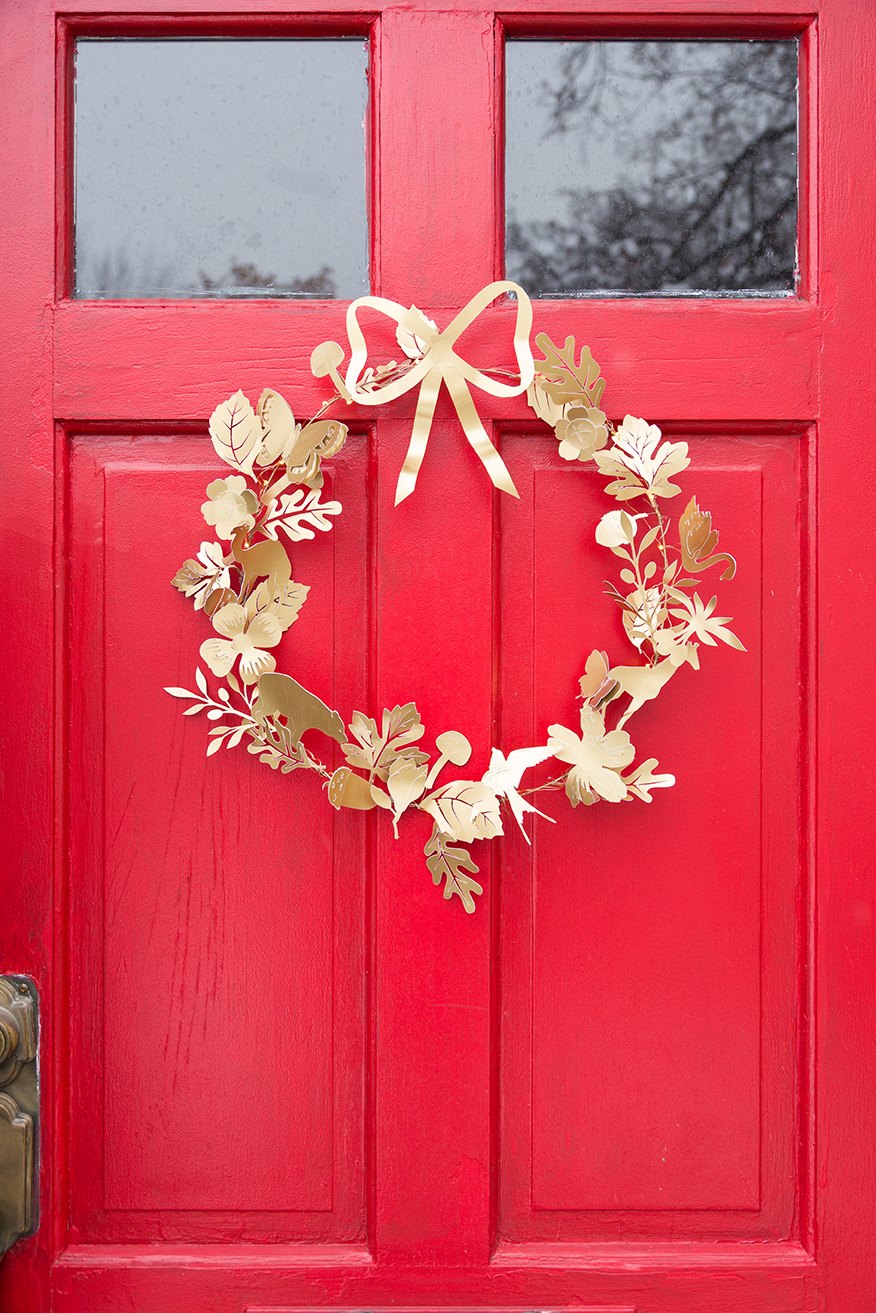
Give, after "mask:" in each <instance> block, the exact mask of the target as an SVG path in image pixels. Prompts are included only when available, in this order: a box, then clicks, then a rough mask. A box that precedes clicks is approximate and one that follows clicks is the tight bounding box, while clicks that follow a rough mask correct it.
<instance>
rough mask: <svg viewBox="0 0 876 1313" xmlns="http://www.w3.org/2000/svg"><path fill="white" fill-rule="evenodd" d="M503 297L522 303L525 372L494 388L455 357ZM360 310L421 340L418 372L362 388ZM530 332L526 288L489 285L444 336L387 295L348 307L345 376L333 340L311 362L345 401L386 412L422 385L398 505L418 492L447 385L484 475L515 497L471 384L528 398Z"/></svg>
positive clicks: (520, 357) (520, 356)
mask: <svg viewBox="0 0 876 1313" xmlns="http://www.w3.org/2000/svg"><path fill="white" fill-rule="evenodd" d="M503 292H514V294H515V295H516V297H517V317H516V320H515V323H514V354H515V356H516V357H517V366H518V369H519V370H520V382H519V383H497V382H496V381H495V379H492V378H490V377H489V375H487V374H484V373H482V372H481V370H479V369H475V367H474V366H473V365H470V364H469V363H468V361H467V360H464V359H463V358H462V356H459V355H457V353H456V352H455V351H454V349H453V348H454V345H455V343H456V341H457V339H458V338H459V337H460V336H461V334H462V333H464V332H465V330H466V329H467V328H468V327H469V326H470V325H471V324H473V323H474V321H475V320H476V319H477V317H478V315H479V314H480V313H481V311H482V310H484V309H485V308H486V307H487V306H488V305H489V304H490V302H491V301H495V299H496V298H497V297H498V296H501V295H502V293H503ZM361 306H368V307H370V308H371V309H372V310H378V311H380V313H381V314H384V315H386V316H387V317H388V318H389V319H392V320H394V321H395V322H396V324H398V326H399V328H401V329H405V330H406V331H407V332H409V333H412V334H413V335H414V337H416V338H419V339H420V340H421V341H422V342H423V344H424V346H423V354H422V356H421V357H420V359H418V360H416V361H415V362H414V364H413V367H412V368H411V369H410V370H409V371H408V372H407V373H406V374H404V375H403V377H401V378H397V379H393V380H392V381H391V382H388V383H384V384H380V383H379V382H372V383H371V385H370V386H369V388H368V389H364V388H361V387H360V386H359V380H360V378H361V375H362V370H363V368H364V366H365V361H366V359H367V356H368V348H367V345H366V343H365V337H364V335H363V333H362V329H361V328H360V327H359V321H358V319H357V317H356V316H357V314H358V311H359V308H360V307H361ZM531 328H532V302H531V301H530V299H529V297H528V296H527V295H526V293H525V292H524V290H523V288H522V287H519V286H518V285H517V283H512V282H508V281H502V282H496V283H490V284H489V285H488V286H487V287H485V288H483V289H482V291H480V292H478V294H477V296H473V297H472V299H471V300H470V301H469V303H468V305H466V306H464V307H463V309H462V310H460V312H459V314H458V315H457V316H456V318H455V319H453V320H452V322H451V323H450V324H448V326H447V327H446V328H445V329H444V332H443V333H442V332H439V330H438V329H437V328H436V327H435V325H434V324H432V323H430V322H429V320H428V319H426V318H425V316H424V315H422V314H421V313H420V311H419V310H417V309H416V308H415V307H413V306H412V307H411V308H410V309H409V310H406V309H405V307H404V306H403V305H399V304H398V302H397V301H388V300H387V299H386V298H385V297H382V296H360V297H359V299H358V300H357V301H353V302H352V303H351V305H350V306H349V308H348V309H347V336H348V338H349V340H350V351H351V355H350V363H349V364H348V366H347V373H346V377H345V378H343V379H342V378H341V375H340V373H339V372H338V366H339V365H340V364H341V362H342V361H343V358H344V352H343V350H342V348H341V347H340V346H338V344H337V343H336V342H323V343H322V345H321V346H318V347H317V348H316V350H315V351H314V353H313V356H312V357H311V369H312V371H313V373H314V374H316V375H317V377H319V378H321V377H323V376H324V375H325V374H330V375H331V377H332V379H333V380H334V382H335V385H336V387H337V388H338V391H339V392H340V393H341V395H342V396H343V397H344V398H345V400H346V401H348V402H352V401H358V403H359V404H360V405H361V406H382V405H384V404H385V403H386V402H387V401H395V400H396V398H397V397H401V396H403V395H404V394H405V393H406V392H410V390H411V389H412V388H414V387H416V385H417V384H418V383H419V384H420V395H419V397H418V398H417V411H416V415H415V416H414V427H413V430H412V432H411V441H410V444H409V446H408V451H407V455H406V456H405V462H404V465H403V466H402V468H401V473H400V474H399V476H398V484H397V486H396V491H395V504H396V506H398V504H399V502H401V501H404V499H405V497H409V496H410V494H411V493H412V492H413V491H414V488H415V487H416V483H417V475H418V473H419V471H420V466H421V465H422V463H423V456H424V454H425V451H426V444H427V442H428V441H429V431H430V429H431V427H432V416H433V415H434V413H435V403H436V402H437V400H438V393H439V392H440V391H441V384H442V382H443V383H446V385H447V391H448V392H449V393H450V395H451V397H452V398H453V404H454V405H455V406H456V413H457V415H458V416H459V420H460V423H461V424H462V427H463V430H464V431H465V436H466V437H467V438H468V440H469V442H470V443H471V445H472V446H473V447H474V449H475V451H476V452H477V454H478V455H479V456H480V458H481V460H482V462H483V464H484V466H485V468H486V470H487V473H488V474H489V476H490V478H491V479H492V481H493V484H494V485H495V487H497V488H501V489H502V490H503V491H504V492H510V493H511V495H512V496H513V497H517V496H518V495H519V494H518V492H517V489H516V488H515V486H514V481H513V479H512V478H511V475H510V474H509V473H508V470H507V468H506V466H505V462H504V461H503V460H502V457H501V456H500V455H499V453H498V451H497V450H496V448H495V447H494V446H493V444H492V442H491V441H490V439H489V438H488V436H487V433H486V430H485V429H484V426H483V424H482V423H481V421H480V417H479V416H478V413H477V411H476V410H475V404H474V401H473V400H472V395H471V392H470V391H469V389H468V384H469V383H473V384H474V385H475V387H478V388H480V389H481V391H482V392H488V393H489V394H490V395H491V396H494V397H516V396H519V395H520V393H521V392H525V391H526V389H527V388H528V387H529V385H530V383H531V382H532V380H533V376H534V374H535V366H534V364H533V359H532V351H531V349H530V346H529V332H530V329H531Z"/></svg>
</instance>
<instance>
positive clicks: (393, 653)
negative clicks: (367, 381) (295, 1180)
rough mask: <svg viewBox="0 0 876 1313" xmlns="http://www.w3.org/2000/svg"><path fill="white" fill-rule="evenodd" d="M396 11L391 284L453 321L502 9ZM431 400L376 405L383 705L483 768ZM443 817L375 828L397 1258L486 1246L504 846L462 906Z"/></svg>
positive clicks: (478, 579)
mask: <svg viewBox="0 0 876 1313" xmlns="http://www.w3.org/2000/svg"><path fill="white" fill-rule="evenodd" d="M380 27H381V35H380V48H379V51H378V52H377V57H378V59H379V61H380V65H379V73H378V76H379V79H380V124H379V133H378V137H379V150H380V158H379V161H378V170H379V178H380V184H379V196H378V200H377V205H378V210H377V215H376V222H377V223H378V224H379V229H380V233H381V239H380V250H381V257H380V258H381V267H380V270H379V282H378V287H377V289H376V290H378V291H379V292H380V293H381V294H383V295H386V296H389V297H391V298H392V299H394V300H397V301H401V302H403V303H405V304H410V302H411V301H412V300H414V299H416V301H417V304H418V305H419V306H420V308H421V309H423V310H425V312H426V313H427V314H432V313H433V312H434V314H435V315H437V316H438V317H439V319H440V321H441V322H439V328H441V327H444V326H445V325H446V323H447V322H448V318H449V316H450V315H451V314H452V313H453V308H454V307H457V306H459V305H461V304H464V302H465V301H466V300H467V299H468V297H469V296H471V295H473V294H474V293H475V292H476V291H477V290H478V289H479V288H480V287H482V286H483V285H484V284H485V283H487V282H489V281H490V278H491V277H492V273H493V267H492V259H493V241H494V222H493V203H492V195H493V141H492V135H491V134H490V133H488V132H486V131H485V130H484V129H485V125H486V124H487V123H490V122H491V121H492V115H493V112H494V107H493V97H494V51H493V29H492V23H491V22H490V21H485V18H484V15H483V14H465V13H462V14H460V13H455V14H450V13H434V14H433V13H427V12H424V11H423V10H422V9H421V8H415V9H412V10H391V11H389V12H387V13H386V14H385V15H384V17H383V19H382V20H381V24H380ZM415 400H416V393H411V394H409V405H408V406H407V407H406V408H405V410H404V412H401V411H400V410H394V411H393V418H391V419H386V418H381V419H379V420H378V422H377V434H378V481H377V505H376V512H375V513H376V516H377V519H378V561H379V577H380V583H379V589H378V597H377V617H376V620H377V623H376V632H377V645H378V653H377V656H378V701H377V707H376V710H377V711H379V710H380V709H381V708H382V707H384V706H386V707H392V706H394V705H395V704H396V703H397V702H402V703H403V702H406V701H408V700H411V699H412V700H414V701H415V702H416V703H417V706H418V707H419V709H420V712H421V714H422V717H423V721H424V724H425V725H426V738H425V739H424V741H423V742H424V745H427V746H429V747H431V745H432V744H433V743H434V738H435V735H437V734H440V733H441V732H443V731H444V730H448V729H458V730H462V731H463V732H464V733H465V734H467V735H468V737H469V738H470V739H471V741H472V744H473V746H474V755H473V757H472V761H471V762H470V763H469V765H468V767H466V768H462V769H457V771H456V774H457V776H460V775H462V776H469V777H471V778H479V775H480V774H481V773H482V772H483V770H484V769H485V768H486V765H487V761H488V756H489V747H490V744H489V741H488V740H489V733H490V723H491V715H490V699H491V685H492V674H491V661H492V657H491V581H490V560H491V540H492V527H491V517H492V487H491V484H490V481H489V479H488V478H487V475H486V473H485V471H484V469H483V467H482V466H481V464H480V462H479V461H478V460H477V458H476V457H475V456H474V454H473V452H472V451H471V450H470V449H469V447H468V445H467V444H466V442H465V439H464V437H463V435H462V433H461V431H460V428H459V423H458V421H457V420H456V417H455V416H454V415H453V413H452V410H451V408H450V403H449V399H448V398H447V397H446V394H445V395H444V397H443V398H442V399H440V400H439V403H438V411H437V415H436V419H435V422H434V424H433V426H432V433H431V437H430V440H429V448H428V451H427V454H426V458H425V461H424V463H423V467H422V470H421V473H420V478H419V482H418V484H417V488H416V491H415V493H414V495H413V496H411V497H410V498H409V499H408V500H407V501H405V502H404V503H403V504H402V505H400V506H398V507H394V506H393V496H394V491H395V482H396V478H397V476H398V472H399V469H400V468H401V465H402V462H403V460H404V454H405V450H406V447H407V442H408V438H409V436H410V431H411V418H412V415H413V407H414V404H415ZM402 413H403V414H404V415H405V418H395V416H396V415H400V414H402ZM451 769H453V768H451ZM441 778H442V780H444V779H447V780H449V779H451V778H453V775H452V774H451V773H449V772H446V773H445V774H444V775H442V777H441ZM383 819H385V818H383ZM430 832H431V823H430V821H429V819H428V818H427V817H424V816H419V815H418V816H416V817H415V818H414V819H413V821H412V822H411V823H410V824H408V825H404V826H402V827H401V837H400V838H399V839H398V840H397V841H396V840H394V839H393V837H392V833H391V829H390V827H389V826H388V825H381V826H380V827H379V829H378V832H377V840H376V843H377V849H376V851H377V861H376V867H375V869H376V896H377V914H376V945H375V972H376V985H375V1009H376V1041H377V1043H376V1051H375V1128H374V1130H375V1145H374V1149H375V1164H376V1191H375V1198H376V1204H375V1208H376V1214H375V1217H374V1219H373V1220H374V1232H373V1238H374V1242H375V1245H376V1256H377V1258H378V1260H382V1261H389V1262H393V1261H398V1262H401V1261H405V1262H407V1263H410V1264H415V1265H416V1264H421V1263H441V1264H449V1265H456V1264H463V1263H465V1264H484V1263H486V1261H487V1259H488V1255H489V1213H490V1209H489V1195H490V1133H491V1128H490V1098H489V1088H490V1039H491V1037H490V912H489V900H490V897H491V893H490V881H489V867H488V861H487V858H486V854H485V853H483V852H482V851H481V850H483V849H486V848H488V847H489V845H488V844H476V845H475V847H474V852H473V856H474V858H475V861H476V862H477V863H478V864H479V866H480V875H479V876H478V877H477V878H478V879H480V880H482V882H483V885H484V888H485V890H486V893H485V896H484V898H483V899H481V900H480V905H479V907H478V910H477V912H476V913H475V914H474V915H472V916H466V915H464V914H462V909H461V908H460V907H459V906H449V905H445V904H443V903H442V902H441V897H440V891H439V890H437V889H435V888H434V887H433V885H432V881H431V878H430V875H429V872H428V871H427V869H426V865H425V860H424V856H423V845H424V844H425V842H426V840H427V839H428V837H429V834H430ZM455 901H456V900H454V902H455Z"/></svg>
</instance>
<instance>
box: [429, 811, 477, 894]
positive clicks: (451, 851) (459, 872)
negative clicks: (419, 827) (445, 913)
mask: <svg viewBox="0 0 876 1313" xmlns="http://www.w3.org/2000/svg"><path fill="white" fill-rule="evenodd" d="M423 851H424V853H425V854H426V866H427V867H428V868H429V873H430V875H431V876H432V883H433V884H440V883H441V881H442V880H443V881H444V897H445V898H452V897H453V895H454V894H456V896H457V897H458V898H459V900H460V901H461V903H462V905H463V907H464V908H465V910H466V911H467V912H473V911H474V910H475V900H474V897H473V895H474V894H482V893H483V892H484V891H483V887H482V886H481V885H479V884H478V882H477V880H472V879H471V878H470V876H471V875H476V874H477V871H478V868H477V866H476V865H475V863H474V862H473V861H472V858H471V853H470V852H469V851H468V849H466V848H459V847H457V846H456V845H455V844H453V843H451V842H450V840H449V839H448V838H447V836H446V835H444V834H442V832H441V830H440V829H439V828H438V825H437V824H436V825H435V826H433V829H432V833H431V835H430V836H429V840H428V842H427V843H426V847H425V848H424V849H423ZM467 873H468V874H467Z"/></svg>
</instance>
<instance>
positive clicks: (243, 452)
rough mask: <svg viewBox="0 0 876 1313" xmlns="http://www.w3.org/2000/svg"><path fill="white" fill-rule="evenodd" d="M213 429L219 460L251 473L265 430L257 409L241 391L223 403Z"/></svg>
mask: <svg viewBox="0 0 876 1313" xmlns="http://www.w3.org/2000/svg"><path fill="white" fill-rule="evenodd" d="M209 428H210V437H211V439H212V441H213V447H214V448H215V451H216V454H217V456H218V457H219V459H220V460H224V462H225V464H226V465H231V466H232V468H233V469H236V470H242V471H243V472H244V474H250V475H251V474H252V467H253V462H254V460H255V458H256V456H257V455H258V451H259V448H260V446H261V441H262V429H261V425H260V424H259V421H258V419H257V418H256V413H255V411H254V410H253V408H252V406H251V405H250V404H249V402H248V401H247V399H246V397H245V396H244V395H243V393H242V392H241V391H240V390H238V391H237V392H235V393H234V396H232V397H229V398H228V400H227V401H221V402H220V403H219V405H218V406H217V407H216V409H215V410H214V411H213V414H212V415H211V416H210V425H209Z"/></svg>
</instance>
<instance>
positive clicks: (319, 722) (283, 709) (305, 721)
mask: <svg viewBox="0 0 876 1313" xmlns="http://www.w3.org/2000/svg"><path fill="white" fill-rule="evenodd" d="M252 714H253V717H254V718H255V719H256V720H257V721H263V720H265V719H266V718H268V717H271V718H275V719H280V718H282V719H283V720H284V721H285V723H286V725H287V727H288V729H289V730H290V732H291V743H292V747H293V748H297V747H298V744H299V743H300V742H301V735H302V734H306V733H307V731H308V730H309V729H317V730H319V731H320V733H321V734H327V735H328V737H329V738H330V739H335V741H336V742H338V743H343V741H344V737H345V735H344V722H343V721H342V720H341V718H340V716H339V715H338V713H337V712H336V711H332V710H331V708H330V707H327V706H326V704H325V703H324V702H323V701H322V700H321V699H320V698H318V697H317V696H316V694H315V693H311V692H309V691H308V689H306V688H304V687H303V685H301V684H299V683H298V682H297V681H296V680H294V679H292V677H291V676H290V675H279V674H267V675H262V677H261V679H260V680H259V689H258V697H257V698H256V700H255V702H254V703H253V706H252Z"/></svg>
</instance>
